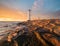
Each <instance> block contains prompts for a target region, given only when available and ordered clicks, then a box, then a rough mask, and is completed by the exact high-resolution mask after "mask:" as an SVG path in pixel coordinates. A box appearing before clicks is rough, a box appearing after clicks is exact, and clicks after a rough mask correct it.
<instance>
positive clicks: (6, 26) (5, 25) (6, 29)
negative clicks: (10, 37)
mask: <svg viewBox="0 0 60 46" xmlns="http://www.w3.org/2000/svg"><path fill="white" fill-rule="evenodd" d="M17 23H19V22H18V21H0V39H2V37H3V36H5V35H7V34H8V33H10V30H14V29H13V27H16V26H17Z"/></svg>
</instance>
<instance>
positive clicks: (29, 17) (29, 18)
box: [28, 9, 31, 21]
mask: <svg viewBox="0 0 60 46" xmlns="http://www.w3.org/2000/svg"><path fill="white" fill-rule="evenodd" d="M28 11H29V16H28V21H30V20H31V9H29V10H28Z"/></svg>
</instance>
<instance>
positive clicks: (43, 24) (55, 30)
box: [0, 19, 60, 46]
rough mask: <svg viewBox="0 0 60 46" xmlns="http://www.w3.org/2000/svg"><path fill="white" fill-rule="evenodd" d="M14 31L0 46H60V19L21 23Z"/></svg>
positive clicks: (0, 42)
mask: <svg viewBox="0 0 60 46" xmlns="http://www.w3.org/2000/svg"><path fill="white" fill-rule="evenodd" d="M13 29H14V31H11V32H10V33H9V34H8V36H7V37H5V38H6V40H1V41H0V46H60V19H51V20H50V19H49V20H33V21H27V22H20V23H17V26H16V27H13ZM5 38H3V39H5Z"/></svg>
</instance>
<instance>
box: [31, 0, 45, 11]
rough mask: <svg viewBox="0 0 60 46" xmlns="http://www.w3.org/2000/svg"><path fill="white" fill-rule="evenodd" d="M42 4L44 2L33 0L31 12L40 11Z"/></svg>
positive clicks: (42, 0)
mask: <svg viewBox="0 0 60 46" xmlns="http://www.w3.org/2000/svg"><path fill="white" fill-rule="evenodd" d="M43 4H44V0H35V1H34V3H33V6H32V9H33V10H38V9H42V8H43Z"/></svg>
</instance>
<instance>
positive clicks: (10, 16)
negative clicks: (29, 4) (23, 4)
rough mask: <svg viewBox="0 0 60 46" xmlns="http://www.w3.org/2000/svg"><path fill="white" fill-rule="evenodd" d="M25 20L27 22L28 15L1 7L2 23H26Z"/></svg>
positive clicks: (0, 18)
mask: <svg viewBox="0 0 60 46" xmlns="http://www.w3.org/2000/svg"><path fill="white" fill-rule="evenodd" d="M25 20H27V14H26V13H24V12H22V11H18V10H13V9H10V8H7V7H5V6H3V5H0V21H25Z"/></svg>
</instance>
